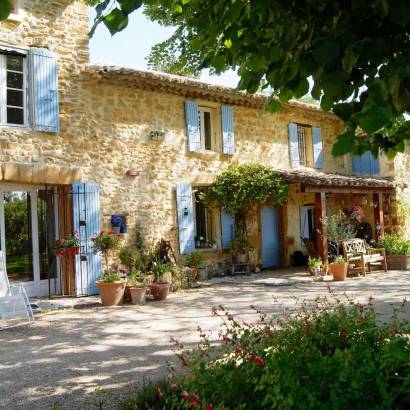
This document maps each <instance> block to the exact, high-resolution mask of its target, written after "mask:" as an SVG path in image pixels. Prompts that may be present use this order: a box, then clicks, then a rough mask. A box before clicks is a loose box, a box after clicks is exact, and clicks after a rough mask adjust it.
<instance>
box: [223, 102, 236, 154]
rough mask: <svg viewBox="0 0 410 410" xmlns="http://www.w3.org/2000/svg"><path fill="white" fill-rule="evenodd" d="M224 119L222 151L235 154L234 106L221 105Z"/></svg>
mask: <svg viewBox="0 0 410 410" xmlns="http://www.w3.org/2000/svg"><path fill="white" fill-rule="evenodd" d="M221 121H222V152H223V153H224V154H226V155H233V154H234V151H235V137H234V130H233V108H232V107H229V106H227V105H223V106H222V107H221Z"/></svg>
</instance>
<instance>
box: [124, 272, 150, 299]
mask: <svg viewBox="0 0 410 410" xmlns="http://www.w3.org/2000/svg"><path fill="white" fill-rule="evenodd" d="M142 275H143V274H142V272H141V271H139V270H136V269H134V270H133V271H132V272H131V274H130V275H128V276H127V287H128V288H129V291H130V295H131V302H132V304H133V305H145V295H146V292H147V285H146V283H145V281H144V280H143V279H142Z"/></svg>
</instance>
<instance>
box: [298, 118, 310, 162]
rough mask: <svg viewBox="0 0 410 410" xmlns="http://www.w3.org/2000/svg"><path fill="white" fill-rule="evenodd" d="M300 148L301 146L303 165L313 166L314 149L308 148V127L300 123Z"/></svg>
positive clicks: (300, 155)
mask: <svg viewBox="0 0 410 410" xmlns="http://www.w3.org/2000/svg"><path fill="white" fill-rule="evenodd" d="M297 132H298V148H299V163H300V165H302V166H305V167H306V166H311V165H312V162H313V156H312V150H310V152H308V151H307V149H306V139H307V129H306V128H305V127H301V126H300V125H298V128H297ZM309 137H310V135H309Z"/></svg>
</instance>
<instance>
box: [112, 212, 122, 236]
mask: <svg viewBox="0 0 410 410" xmlns="http://www.w3.org/2000/svg"><path fill="white" fill-rule="evenodd" d="M122 224H123V220H122V216H121V215H112V216H111V226H112V230H113V232H114V233H115V234H119V233H120V232H121V225H122Z"/></svg>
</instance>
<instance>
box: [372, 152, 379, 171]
mask: <svg viewBox="0 0 410 410" xmlns="http://www.w3.org/2000/svg"><path fill="white" fill-rule="evenodd" d="M370 172H371V175H379V174H380V162H379V156H377V158H375V157H374V156H373V155H372V154H371V153H370Z"/></svg>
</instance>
